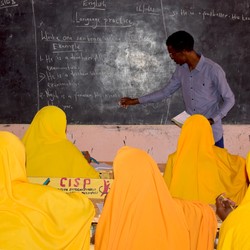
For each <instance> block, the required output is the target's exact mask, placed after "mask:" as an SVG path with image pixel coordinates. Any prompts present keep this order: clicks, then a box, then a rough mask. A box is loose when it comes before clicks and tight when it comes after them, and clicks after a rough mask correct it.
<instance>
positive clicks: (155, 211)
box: [95, 146, 217, 250]
mask: <svg viewBox="0 0 250 250" xmlns="http://www.w3.org/2000/svg"><path fill="white" fill-rule="evenodd" d="M113 168H114V182H113V183H112V186H111V190H110V192H109V194H108V195H107V199H106V202H105V205H104V207H103V211H102V214H101V216H100V219H99V222H98V225H97V228H96V237H95V250H128V249H129V250H152V249H157V250H212V249H213V243H214V239H215V233H216V227H217V221H216V217H215V213H214V211H213V210H212V208H211V207H210V206H209V205H207V204H202V203H199V202H189V201H183V200H179V199H173V198H172V197H171V195H170V193H169V191H168V189H167V186H166V184H165V183H164V180H163V178H162V175H161V173H160V171H159V169H158V166H157V164H156V163H155V161H154V160H153V159H152V158H151V157H150V156H149V155H148V154H147V153H146V152H145V151H143V150H140V149H136V148H132V147H127V146H125V147H122V148H121V149H120V150H119V151H118V153H117V155H116V157H115V159H114V164H113Z"/></svg>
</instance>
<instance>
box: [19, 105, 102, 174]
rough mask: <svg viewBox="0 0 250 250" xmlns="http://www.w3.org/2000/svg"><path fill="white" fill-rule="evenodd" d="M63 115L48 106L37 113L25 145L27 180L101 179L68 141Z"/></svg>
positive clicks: (25, 139)
mask: <svg viewBox="0 0 250 250" xmlns="http://www.w3.org/2000/svg"><path fill="white" fill-rule="evenodd" d="M66 127H67V120H66V115H65V113H64V111H63V110H62V109H60V108H58V107H56V106H46V107H43V108H42V109H41V110H39V111H38V112H37V114H36V115H35V117H34V119H33V121H32V123H31V124H30V126H29V128H28V129H27V131H26V133H25V135H24V137H23V139H22V141H23V143H24V145H25V149H26V155H27V162H26V168H27V175H28V176H38V177H39V176H49V177H82V178H99V173H98V172H97V171H96V170H95V169H94V167H92V166H91V165H90V164H89V163H88V161H87V160H86V159H85V157H84V156H83V154H82V152H81V151H80V150H79V149H78V148H77V147H76V146H75V145H74V144H73V143H72V142H71V141H69V140H68V139H67V136H66Z"/></svg>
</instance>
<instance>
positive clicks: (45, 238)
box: [0, 131, 95, 250]
mask: <svg viewBox="0 0 250 250" xmlns="http://www.w3.org/2000/svg"><path fill="white" fill-rule="evenodd" d="M94 214H95V210H94V206H93V204H92V203H91V201H90V200H89V199H88V198H87V197H86V196H85V195H83V194H81V193H71V194H66V193H63V192H62V191H60V190H58V189H55V188H52V187H48V186H43V185H39V184H31V183H29V181H28V179H27V176H26V169H25V148H24V146H23V144H22V142H21V141H20V140H19V139H18V138H17V137H16V136H15V135H13V134H12V133H9V132H3V131H0V249H4V250H11V249H18V250H28V249H32V250H33V249H37V250H45V249H46V250H62V249H63V250H89V248H90V225H91V222H92V219H93V217H94Z"/></svg>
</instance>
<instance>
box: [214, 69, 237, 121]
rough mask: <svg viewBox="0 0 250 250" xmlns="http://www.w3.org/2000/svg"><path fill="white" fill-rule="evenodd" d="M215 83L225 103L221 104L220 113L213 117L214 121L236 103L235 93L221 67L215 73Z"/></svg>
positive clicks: (223, 115) (224, 114)
mask: <svg viewBox="0 0 250 250" xmlns="http://www.w3.org/2000/svg"><path fill="white" fill-rule="evenodd" d="M215 83H216V86H217V88H218V92H219V94H220V96H221V98H222V99H223V103H222V104H221V106H220V109H219V113H218V114H216V116H215V117H213V120H214V122H216V121H218V120H219V119H222V118H223V117H225V116H226V115H227V113H228V112H229V110H230V109H231V108H232V107H233V106H234V104H235V97H234V93H233V91H232V90H231V88H230V86H229V84H228V82H227V79H226V76H225V72H224V71H223V70H222V69H221V68H220V67H219V69H218V71H217V73H216V75H215Z"/></svg>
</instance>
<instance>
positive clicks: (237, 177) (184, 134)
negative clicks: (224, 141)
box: [164, 115, 247, 204]
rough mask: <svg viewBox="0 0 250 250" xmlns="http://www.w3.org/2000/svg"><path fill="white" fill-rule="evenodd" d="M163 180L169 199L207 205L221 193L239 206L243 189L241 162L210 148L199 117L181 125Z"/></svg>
mask: <svg viewBox="0 0 250 250" xmlns="http://www.w3.org/2000/svg"><path fill="white" fill-rule="evenodd" d="M164 179H165V182H166V183H167V186H168V187H169V191H170V193H171V194H172V196H174V197H178V198H183V199H187V200H197V201H202V202H205V203H209V204H214V203H215V199H216V197H217V196H218V195H219V194H221V193H224V192H225V193H226V196H227V197H228V198H230V199H232V200H234V201H235V202H236V203H240V202H241V200H242V199H243V197H244V195H245V192H246V190H247V177H246V164H245V159H244V158H242V157H240V156H237V155H231V154H229V153H228V151H227V150H226V149H223V148H219V147H216V146H214V139H213V133H212V128H211V126H210V124H209V122H208V120H207V119H206V118H205V117H204V116H202V115H192V116H191V117H189V118H188V119H187V120H186V122H185V123H184V125H183V127H182V130H181V134H180V137H179V140H178V145H177V150H176V152H175V153H173V154H171V155H169V157H168V161H167V164H166V168H165V171H164Z"/></svg>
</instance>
